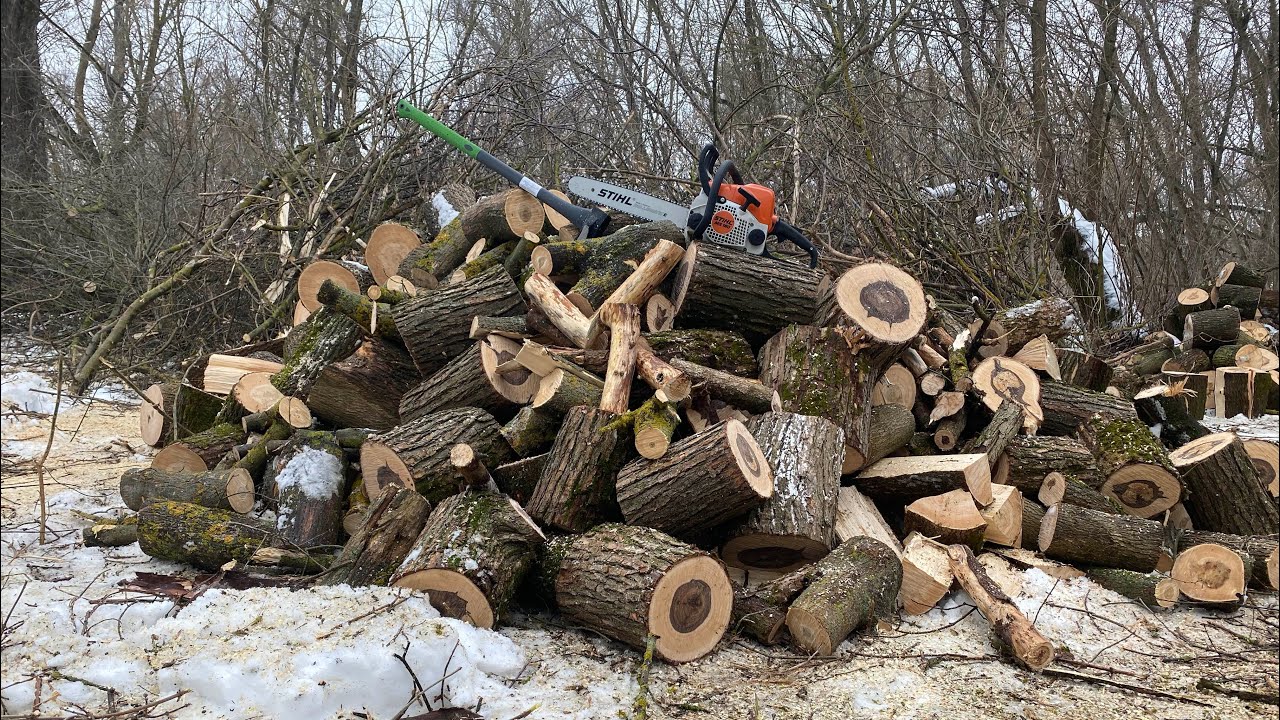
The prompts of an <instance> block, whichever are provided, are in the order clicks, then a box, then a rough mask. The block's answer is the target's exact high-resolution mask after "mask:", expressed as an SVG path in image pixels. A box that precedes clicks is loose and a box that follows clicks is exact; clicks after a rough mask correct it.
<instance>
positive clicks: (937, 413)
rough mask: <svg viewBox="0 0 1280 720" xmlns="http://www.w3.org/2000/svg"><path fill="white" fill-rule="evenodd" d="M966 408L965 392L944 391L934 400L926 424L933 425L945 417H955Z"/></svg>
mask: <svg viewBox="0 0 1280 720" xmlns="http://www.w3.org/2000/svg"><path fill="white" fill-rule="evenodd" d="M963 410H964V393H959V392H944V393H941V394H939V395H938V397H937V398H936V399H935V400H934V401H933V409H932V410H931V411H930V412H929V418H928V422H927V423H926V425H928V426H930V427H932V426H934V425H936V424H937V423H938V421H940V420H942V419H943V418H949V417H953V416H955V415H957V414H959V413H960V412H961V411H963Z"/></svg>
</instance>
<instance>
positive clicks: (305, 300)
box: [210, 260, 372, 392]
mask: <svg viewBox="0 0 1280 720" xmlns="http://www.w3.org/2000/svg"><path fill="white" fill-rule="evenodd" d="M370 277H372V276H370ZM325 280H332V281H333V282H334V283H336V284H337V285H338V287H341V288H343V289H346V290H350V291H351V292H353V293H357V294H359V293H363V292H364V289H363V288H361V287H360V280H359V279H358V278H357V277H356V274H355V273H354V272H352V270H351V268H349V267H347V266H346V264H345V263H341V262H334V261H332V260H313V261H311V262H310V263H309V264H308V265H307V266H306V267H305V268H303V269H302V272H301V273H299V274H298V299H299V300H300V301H302V306H303V307H305V308H306V309H307V310H310V311H311V312H315V311H316V310H317V309H319V307H320V305H321V303H320V300H319V299H318V298H317V297H316V293H318V292H319V291H320V286H321V285H323V284H324V281H325ZM210 392H212V391H210Z"/></svg>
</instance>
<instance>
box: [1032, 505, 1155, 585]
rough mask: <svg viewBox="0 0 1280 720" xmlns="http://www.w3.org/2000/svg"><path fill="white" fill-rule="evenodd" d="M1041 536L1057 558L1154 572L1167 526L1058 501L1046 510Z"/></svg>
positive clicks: (1042, 547)
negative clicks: (1058, 502)
mask: <svg viewBox="0 0 1280 720" xmlns="http://www.w3.org/2000/svg"><path fill="white" fill-rule="evenodd" d="M1037 539H1038V541H1039V545H1040V552H1041V553H1043V554H1044V555H1045V557H1050V558H1053V559H1055V560H1063V561H1065V562H1069V563H1082V564H1085V565H1100V566H1102V567H1114V568H1121V569H1124V570H1133V571H1135V572H1151V571H1152V570H1155V569H1156V564H1157V563H1158V562H1159V561H1160V556H1161V555H1162V554H1163V546H1164V526H1163V525H1161V524H1160V523H1158V522H1155V521H1154V520H1144V519H1142V518H1139V517H1133V516H1131V515H1111V514H1108V513H1102V512H1098V511H1096V510H1087V509H1085V508H1079V507H1076V506H1074V505H1067V504H1058V505H1054V506H1053V507H1051V508H1049V509H1048V511H1047V512H1045V515H1044V518H1043V519H1042V520H1041V521H1040V532H1039V535H1038V538H1037Z"/></svg>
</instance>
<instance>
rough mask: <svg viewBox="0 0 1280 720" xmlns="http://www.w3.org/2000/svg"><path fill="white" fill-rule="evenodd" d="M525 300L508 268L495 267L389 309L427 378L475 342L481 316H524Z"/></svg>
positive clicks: (410, 352)
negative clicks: (473, 325)
mask: <svg viewBox="0 0 1280 720" xmlns="http://www.w3.org/2000/svg"><path fill="white" fill-rule="evenodd" d="M524 311H525V304H524V299H523V298H522V297H521V296H520V291H519V290H517V289H516V286H515V283H513V282H511V277H510V276H509V275H507V274H506V272H504V271H502V270H499V269H497V268H494V269H493V270H490V271H489V272H487V273H484V274H482V275H478V276H476V277H475V278H472V279H471V280H467V281H466V282H461V283H456V284H454V285H450V286H448V287H445V288H441V289H439V290H437V291H435V292H432V293H426V294H424V295H420V296H418V297H416V298H414V299H413V300H409V301H407V302H402V303H399V304H398V305H394V306H392V308H391V315H392V317H393V318H394V319H395V323H396V327H398V328H399V329H400V334H401V337H403V338H404V343H405V346H406V347H407V348H408V349H409V354H410V355H412V356H413V361H414V362H415V363H416V364H417V365H418V371H419V372H420V373H422V375H423V376H424V377H425V376H429V375H430V374H431V373H434V372H436V371H437V370H439V369H440V368H442V367H444V366H445V364H447V363H448V362H449V361H450V360H452V359H453V358H454V357H457V356H458V355H460V354H461V353H462V352H464V351H465V350H466V349H467V347H468V346H470V345H471V344H472V342H473V341H472V340H471V339H470V338H469V335H470V333H471V320H472V318H474V317H476V316H477V315H485V316H505V315H520V314H522V313H524Z"/></svg>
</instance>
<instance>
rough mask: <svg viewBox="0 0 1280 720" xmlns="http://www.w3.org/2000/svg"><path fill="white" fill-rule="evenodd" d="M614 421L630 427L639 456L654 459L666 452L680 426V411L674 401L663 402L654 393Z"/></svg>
mask: <svg viewBox="0 0 1280 720" xmlns="http://www.w3.org/2000/svg"><path fill="white" fill-rule="evenodd" d="M614 423H616V424H617V425H619V426H623V425H625V426H627V427H630V428H631V433H632V435H633V436H634V437H635V448H636V452H638V453H640V457H644V458H648V459H650V460H654V459H656V458H660V457H662V456H663V455H666V454H667V448H669V447H670V446H671V438H672V436H674V435H675V432H676V428H677V427H679V426H680V413H679V412H678V411H677V410H676V404H675V403H672V402H663V401H662V400H660V399H659V398H658V396H657V395H654V396H653V397H651V398H649V399H648V400H646V401H645V402H644V403H643V404H642V405H641V406H640V407H638V408H636V409H635V410H629V411H627V412H626V413H624V414H622V415H621V416H619V417H618V419H617V420H615V421H614Z"/></svg>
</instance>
